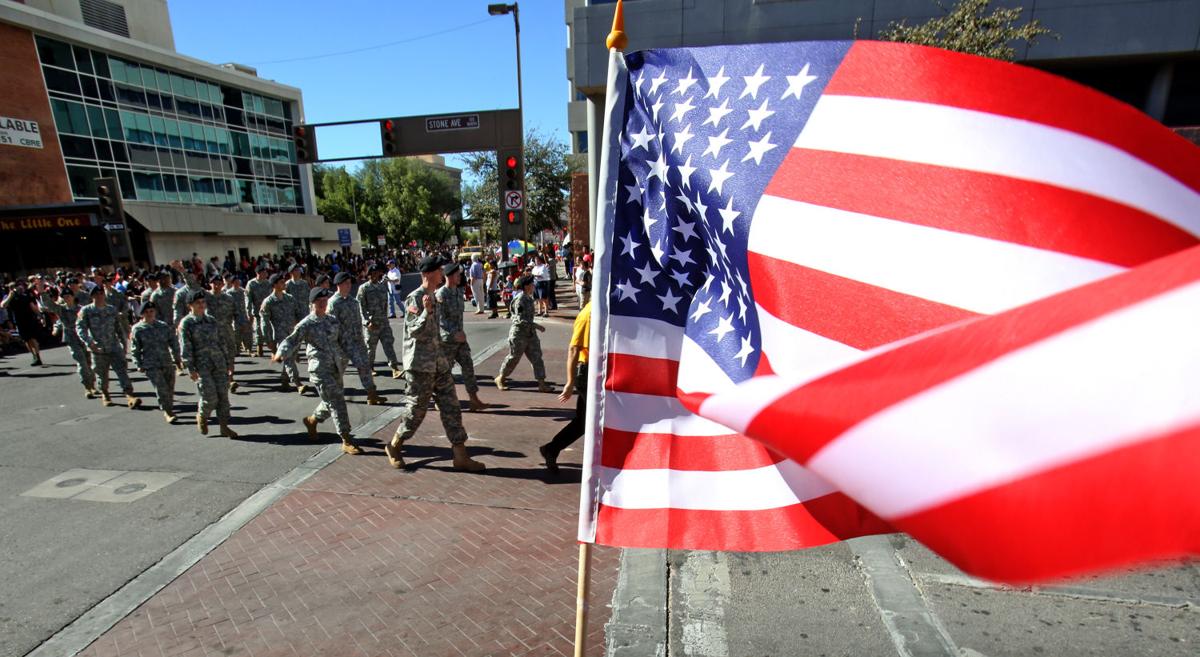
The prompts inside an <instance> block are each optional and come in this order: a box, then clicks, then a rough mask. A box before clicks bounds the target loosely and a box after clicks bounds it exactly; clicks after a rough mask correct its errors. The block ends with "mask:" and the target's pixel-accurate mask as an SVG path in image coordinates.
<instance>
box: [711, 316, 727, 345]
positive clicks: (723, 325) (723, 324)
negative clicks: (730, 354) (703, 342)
mask: <svg viewBox="0 0 1200 657" xmlns="http://www.w3.org/2000/svg"><path fill="white" fill-rule="evenodd" d="M732 331H733V318H732V317H721V318H719V319H718V320H717V328H715V329H713V330H711V331H709V332H708V333H709V335H715V336H717V342H720V341H721V338H723V337H725V335H726V334H728V333H730V332H732Z"/></svg>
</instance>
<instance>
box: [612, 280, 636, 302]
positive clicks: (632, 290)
mask: <svg viewBox="0 0 1200 657" xmlns="http://www.w3.org/2000/svg"><path fill="white" fill-rule="evenodd" d="M637 293H638V289H637V287H635V286H634V285H633V284H632V283H630V282H629V281H625V282H624V283H618V284H617V294H619V295H621V298H620V299H617V301H625V300H627V299H628V300H632V301H633V302H634V303H637Z"/></svg>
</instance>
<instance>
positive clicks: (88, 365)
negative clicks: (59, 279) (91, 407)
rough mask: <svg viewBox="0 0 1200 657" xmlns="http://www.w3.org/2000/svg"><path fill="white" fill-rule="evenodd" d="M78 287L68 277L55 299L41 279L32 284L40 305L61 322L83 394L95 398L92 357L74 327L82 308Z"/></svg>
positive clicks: (75, 282) (74, 281)
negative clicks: (37, 294)
mask: <svg viewBox="0 0 1200 657" xmlns="http://www.w3.org/2000/svg"><path fill="white" fill-rule="evenodd" d="M78 288H79V281H78V280H76V279H74V278H72V279H69V280H68V281H67V285H66V291H64V292H63V293H62V294H60V295H59V298H58V299H57V300H55V299H54V297H52V296H50V292H49V290H43V289H42V282H41V281H38V282H36V283H35V284H34V290H35V292H37V291H40V298H39V299H38V300H39V301H41V304H42V306H44V307H45V308H46V309H47V310H49V311H50V312H52V313H54V314H55V315H58V321H59V322H60V323H61V324H62V339H63V342H64V343H65V344H66V345H67V348H68V349H70V350H71V359H72V360H74V361H75V372H76V373H77V374H78V375H79V382H80V383H81V384H83V390H84V393H83V394H84V396H85V397H87V398H88V399H95V398H96V390H95V389H96V375H95V373H94V372H93V371H92V359H91V357H90V356H89V355H88V350H87V347H85V346H84V344H83V341H82V340H80V339H79V333H78V332H77V331H76V329H75V324H76V321H77V320H78V319H79V311H80V310H82V309H83V306H82V305H80V303H79V297H78V296H76V293H75V292H76V290H78Z"/></svg>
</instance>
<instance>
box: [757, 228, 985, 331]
mask: <svg viewBox="0 0 1200 657" xmlns="http://www.w3.org/2000/svg"><path fill="white" fill-rule="evenodd" d="M747 259H748V260H749V265H750V280H752V281H754V300H755V301H756V302H757V303H758V305H760V306H762V307H763V308H764V309H765V310H766V311H767V312H769V313H771V314H772V315H774V316H775V317H778V318H779V319H781V320H783V321H785V322H787V323H788V324H791V325H793V326H798V327H800V328H802V329H804V330H806V331H810V332H812V333H816V334H817V335H822V336H825V337H827V338H830V339H832V340H836V341H838V342H841V343H842V344H847V345H850V346H851V347H855V348H857V349H870V348H872V347H878V346H879V345H883V344H888V343H889V342H895V341H896V340H900V339H903V338H907V337H909V336H912V335H916V334H918V333H922V332H924V331H928V330H930V329H934V328H938V327H940V326H945V325H946V324H949V323H951V322H957V321H960V320H964V319H971V318H973V317H977V316H978V315H976V314H975V313H972V312H970V311H967V310H963V309H961V308H955V307H953V306H947V305H943V304H940V303H937V302H934V301H929V300H927V299H922V298H920V297H914V296H910V295H907V294H902V293H900V292H893V291H892V290H886V289H884V288H880V287H876V286H874V285H868V284H867V283H863V282H861V281H856V280H853V279H849V278H844V277H841V276H835V275H833V274H829V273H826V272H823V271H818V270H816V269H810V268H808V267H804V266H802V265H797V264H795V263H792V262H788V261H786V260H780V259H778V258H772V257H770V256H766V255H762V254H760V253H755V252H753V251H750V252H748V253H747Z"/></svg>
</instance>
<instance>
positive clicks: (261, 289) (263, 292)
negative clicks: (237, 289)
mask: <svg viewBox="0 0 1200 657" xmlns="http://www.w3.org/2000/svg"><path fill="white" fill-rule="evenodd" d="M268 274H270V272H268V271H267V267H266V265H259V266H258V268H257V269H255V270H254V278H253V279H252V280H251V281H250V282H249V283H247V284H246V314H247V315H249V316H250V320H251V321H252V322H253V323H254V348H255V349H256V351H257V353H258V356H259V357H260V358H261V357H262V355H263V345H266V344H267V343H268V340H267V328H266V325H265V322H263V321H262V303H263V302H264V301H266V300H267V297H269V296H271V282H270V281H269V280H268V279H267V276H268Z"/></svg>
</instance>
